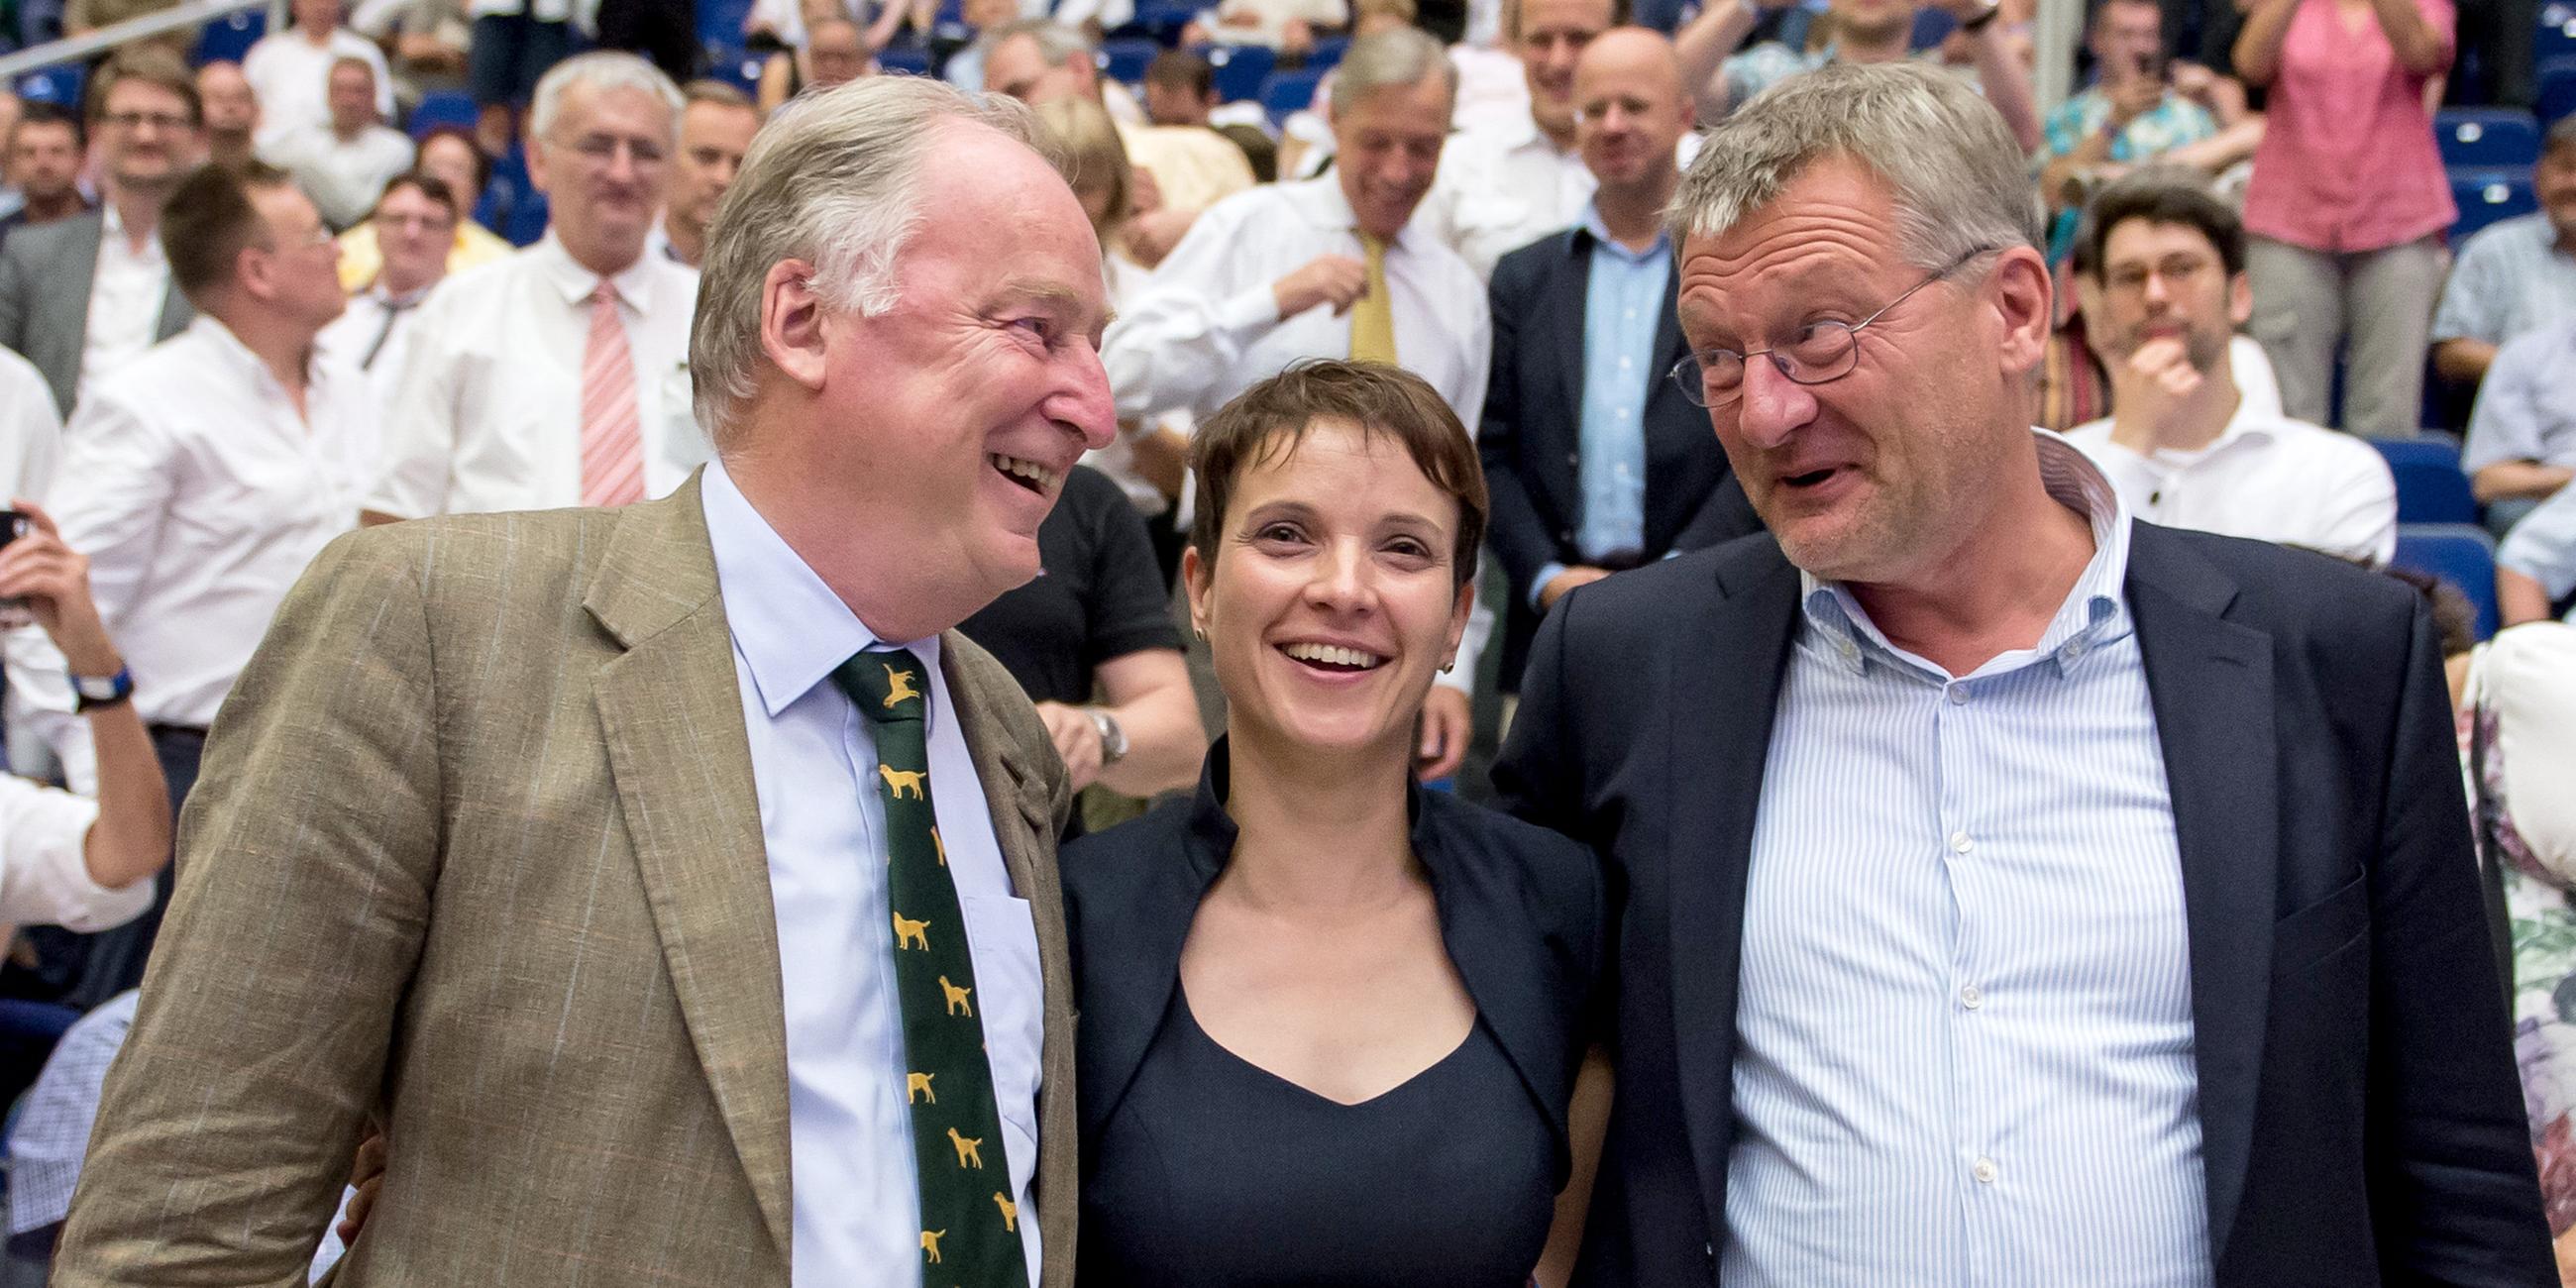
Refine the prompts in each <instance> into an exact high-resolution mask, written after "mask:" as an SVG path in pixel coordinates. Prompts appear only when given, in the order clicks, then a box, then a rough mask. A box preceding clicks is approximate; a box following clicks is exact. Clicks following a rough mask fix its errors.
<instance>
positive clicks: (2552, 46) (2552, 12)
mask: <svg viewBox="0 0 2576 1288" xmlns="http://www.w3.org/2000/svg"><path fill="white" fill-rule="evenodd" d="M2570 55H2576V5H2569V4H2553V5H2551V6H2549V7H2548V8H2546V9H2543V10H2541V11H2540V30H2539V31H2537V32H2534V33H2533V35H2532V42H2531V64H2532V66H2534V67H2538V66H2542V65H2544V64H2546V63H2548V62H2549V60H2551V59H2553V58H2563V57H2567V56H2570Z"/></svg>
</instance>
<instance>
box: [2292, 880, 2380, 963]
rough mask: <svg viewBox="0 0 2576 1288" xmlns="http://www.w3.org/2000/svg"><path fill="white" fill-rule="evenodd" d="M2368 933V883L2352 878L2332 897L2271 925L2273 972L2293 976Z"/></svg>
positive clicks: (2331, 895)
mask: <svg viewBox="0 0 2576 1288" xmlns="http://www.w3.org/2000/svg"><path fill="white" fill-rule="evenodd" d="M2369 930H2370V880H2369V877H2368V876H2367V875H2363V876H2357V877H2354V878H2353V879H2352V880H2350V881H2347V882H2345V883H2344V884H2343V886H2342V887H2341V888H2339V889H2337V890H2336V891H2335V892H2334V893H2333V894H2330V895H2327V896H2326V897H2324V898H2322V899H2319V900H2317V901H2316V902H2314V903H2311V904H2309V905H2307V906H2306V907H2303V908H2300V909H2299V910H2297V911H2295V912H2292V913H2291V914H2290V915H2288V916H2286V917H2283V918H2281V919H2280V920H2279V921H2276V922H2274V923H2272V970H2273V973H2275V974H2279V975H2296V974H2299V973H2301V972H2304V971H2307V970H2309V969H2312V968H2314V967H2315V966H2317V965H2318V964H2319V963H2321V962H2323V961H2325V960H2326V959H2327V958H2329V957H2332V956H2334V955H2335V954H2337V953H2340V952H2342V951H2343V950H2344V949H2346V948H2349V947H2351V946H2352V945H2353V944H2354V943H2355V942H2357V941H2359V940H2360V938H2361V937H2362V936H2363V935H2364V934H2366V933H2368V932H2369Z"/></svg>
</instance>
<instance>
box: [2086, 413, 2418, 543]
mask: <svg viewBox="0 0 2576 1288" xmlns="http://www.w3.org/2000/svg"><path fill="white" fill-rule="evenodd" d="M2066 437H2067V438H2068V440H2069V441H2071V442H2073V443H2074V444H2075V445H2076V446H2077V447H2080V448H2082V449H2084V454H2085V455H2087V456H2090V457H2092V458H2093V463H2094V464H2096V465H2098V466H2100V467H2101V468H2102V472H2103V473H2104V474H2105V475H2108V476H2109V477H2110V480H2111V485H2112V486H2113V487H2116V488H2118V489H2119V490H2120V499H2121V500H2122V501H2123V502H2126V503H2127V505H2128V507H2129V509H2130V510H2131V511H2132V512H2133V513H2135V514H2136V515H2137V516H2138V517H2139V518H2141V519H2144V520H2146V521H2147V522H2149V523H2161V524H2163V525H2165V526H2166V527H2169V528H2197V529H2199V530H2201V531H2203V532H2216V533H2222V534H2224V535H2226V536H2231V537H2251V538H2254V539H2255V540H2257V541H2277V542H2280V543H2282V544H2283V545H2291V546H2305V547H2307V548H2308V549H2311V550H2322V551H2324V552H2326V553H2327V554H2330V555H2341V556H2343V557H2344V558H2346V559H2360V560H2366V561H2368V562H2370V563H2372V564H2384V563H2387V562H2388V560H2389V557H2390V556H2392V555H2394V554H2396V553H2397V481H2396V479H2395V478H2394V477H2392V476H2391V475H2390V474H2389V472H2388V462H2387V460H2386V459H2384V458H2382V457H2381V456H2380V454H2379V453H2378V451H2377V450H2375V449H2373V448H2372V447H2371V446H2370V444H2368V443H2365V442H2363V441H2361V440H2360V439H2358V438H2354V437H2353V436H2352V435H2350V434H2338V433H2336V432H2334V431H2333V430H2330V429H2319V428H2318V427H2316V426H2314V425H2310V424H2306V423H2303V422H2300V421H2295V420H2291V419H2289V418H2288V417H2285V416H2282V415H2280V414H2278V413H2277V412H2276V413H2268V414H2267V413H2265V412H2262V411H2259V410H2255V409H2253V408H2250V407H2242V406H2240V407H2239V408H2238V409H2237V412H2236V415H2235V417H2234V418H2233V419H2231V420H2229V421H2228V422H2227V428H2226V429H2224V430H2221V431H2220V432H2219V435H2218V438H2217V439H2216V440H2215V441H2213V442H2211V443H2210V445H2209V446H2207V447H2204V448H2201V449H2200V450H2198V451H2191V452H2181V451H2174V450H2172V449H2170V448H2159V449H2158V450H2156V451H2155V452H2153V453H2151V454H2148V455H2143V456H2142V455H2140V454H2138V453H2137V452H2134V451H2131V450H2130V449H2128V448H2126V447H2123V446H2121V445H2119V444H2117V443H2114V442H2112V441H2111V422H2110V421H2109V420H2107V419H2104V420H2097V421H2092V422H2089V423H2087V424H2083V425H2078V426H2076V427H2075V428H2074V429H2072V430H2069V431H2067V435H2066Z"/></svg>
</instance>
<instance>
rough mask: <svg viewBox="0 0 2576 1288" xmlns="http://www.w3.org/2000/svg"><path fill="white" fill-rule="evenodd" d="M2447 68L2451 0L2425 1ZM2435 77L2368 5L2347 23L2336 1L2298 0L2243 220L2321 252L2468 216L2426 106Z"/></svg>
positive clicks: (2360, 247) (2380, 245)
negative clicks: (2417, 69)
mask: <svg viewBox="0 0 2576 1288" xmlns="http://www.w3.org/2000/svg"><path fill="white" fill-rule="evenodd" d="M2415 7H2416V10H2417V12H2419V13H2421V14H2423V15H2424V21H2425V22H2426V23H2427V24H2428V25H2430V26H2431V27H2432V28H2433V30H2434V31H2435V32H2436V33H2437V34H2439V35H2440V36H2441V38H2442V45H2443V53H2442V63H2443V66H2444V67H2445V68H2447V67H2449V65H2450V60H2451V54H2452V51H2453V50H2454V49H2455V48H2456V46H2455V44H2454V34H2453V26H2454V23H2455V21H2456V19H2455V15H2454V11H2453V9H2452V7H2451V0H2415ZM2429 79H2430V78H2429V77H2425V76H2416V75H2412V74H2410V73H2408V72H2407V70H2406V69H2405V68H2404V67H2402V66H2400V65H2399V64H2398V62H2397V51H2396V50H2395V49H2394V48H2393V47H2391V46H2390V45H2389V43H2388V36H2387V33H2385V32H2383V31H2381V30H2380V29H2379V21H2378V19H2377V18H2376V17H2375V16H2368V15H2365V20H2364V21H2363V22H2362V24H2361V26H2360V28H2359V29H2358V30H2357V31H2356V30H2350V29H2347V28H2346V27H2345V26H2344V24H2343V21H2342V19H2341V17H2340V16H2339V15H2338V14H2337V13H2336V3H2335V0H2300V4H2299V10H2298V12H2297V13H2296V14H2293V15H2292V16H2291V18H2290V30H2289V33H2288V35H2287V36H2286V37H2285V38H2284V39H2283V40H2282V42H2281V65H2280V72H2279V74H2278V75H2277V76H2276V77H2275V78H2274V79H2273V81H2272V94H2271V101H2270V103H2269V104H2268V106H2267V109H2266V112H2265V118H2264V119H2265V123H2264V126H2263V142H2262V145H2261V146H2260V147H2258V148H2256V149H2255V152H2254V179H2253V182H2252V183H2251V184H2250V185H2248V187H2247V188H2246V190H2245V231H2247V232H2249V233H2253V234H2254V235H2256V236H2258V237H2269V238H2271V239H2273V240H2274V241H2281V242H2288V243H2290V244H2291V245H2293V246H2304V247H2307V248H2308V249H2310V250H2321V251H2368V250H2383V249H2386V248H2387V247H2390V246H2399V245H2403V244H2405V243H2407V242H2411V241H2414V240H2416V239H2418V238H2420V237H2424V236H2426V235H2428V234H2431V233H2437V232H2440V231H2442V230H2444V229H2446V228H2449V227H2450V226H2451V224H2452V222H2453V221H2454V220H2456V219H2458V218H2459V208H2458V207H2456V206H2454V205H2452V204H2451V185H2450V181H2449V180H2448V179H2447V178H2445V177H2444V175H2443V173H2442V155H2441V152H2440V151H2439V150H2438V149H2437V148H2436V147H2435V145H2434V142H2433V118H2432V117H2431V115H2430V114H2428V113H2427V112H2426V111H2425V110H2424V85H2425V82H2426V81H2427V80H2429Z"/></svg>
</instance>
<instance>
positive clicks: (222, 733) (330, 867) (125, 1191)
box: [52, 528, 441, 1288]
mask: <svg viewBox="0 0 2576 1288" xmlns="http://www.w3.org/2000/svg"><path fill="white" fill-rule="evenodd" d="M415 540H416V538H414V537H413V536H412V534H410V533H409V532H407V531H406V530H405V529H399V528H397V529H385V530H379V531H376V532H370V533H359V534H354V535H352V536H348V537H343V538H341V539H340V540H338V541H336V542H334V543H333V544H332V545H330V546H329V547H328V548H326V549H325V550H324V551H323V552H322V554H321V555H320V556H319V557H318V558H317V559H316V560H315V561H314V564H313V567H312V568H311V569H310V570H309V571H307V572H306V574H305V576H304V578H303V580H302V581H300V582H299V583H298V584H297V585H296V587H295V589H294V591H293V592H292V593H290V594H289V595H288V597H287V599H286V602H285V604H284V606H283V607H282V608H280V610H279V612H278V615H277V619H276V622H275V624H274V625H273V626H272V627H271V628H270V630H269V634H268V637H267V639H266V640H265V641H264V642H263V643H262V644H261V645H260V648H259V651H258V653H257V654H256V655H255V656H254V657H253V658H252V659H251V662H250V665H249V666H248V667H247V668H245V669H244V670H243V672H242V676H241V679H240V681H239V682H238V683H237V684H236V685H235V686H234V688H233V691H232V695H231V698H230V700H229V701H227V702H226V703H225V705H224V711H223V716H222V718H221V719H220V720H218V721H217V723H216V725H215V729H214V733H213V736H212V738H211V739H210V740H209V742H208V743H207V746H206V757H205V766H204V773H203V775H202V776H201V777H200V778H199V779H198V781H197V786H196V790H195V792H194V793H193V795H192V798H191V800H190V802H189V805H188V808H187V811H186V813H185V815H184V817H183V818H182V820H181V827H180V835H179V860H178V888H177V893H176V896H175V897H174V898H173V900H172V901H171V905H170V910H169V914H168V917H167V919H166V920H165V921H164V922H163V924H162V927H161V934H160V941H159V943H158V945H157V946H156V947H155V949H154V951H153V954H152V964H151V968H150V970H149V972H148V973H147V974H146V976H145V978H144V985H143V1000H142V1006H141V1008H140V1010H139V1011H138V1013H137V1015H136V1017H135V1023H134V1029H133V1032H132V1034H131V1035H130V1036H129V1037H128V1038H127V1040H126V1044H125V1049H124V1051H123V1053H122V1054H120V1055H119V1056H118V1057H117V1061H116V1065H115V1067H114V1069H113V1070H112V1071H111V1072H110V1073H109V1075H108V1079H107V1087H106V1091H105V1095H104V1099H103V1100H102V1102H101V1104H100V1108H99V1120H98V1127H97V1129H96V1132H95V1134H94V1135H93V1136H92V1138H91V1142H90V1155H89V1160H88V1163H87V1166H86V1168H85V1169H84V1171H83V1173H82V1175H81V1178H80V1187H79V1190H78V1191H77V1193H76V1195H75V1196H74V1198H73V1202H72V1210H71V1216H70V1219H69V1222H68V1224H67V1226H66V1228H65V1230H64V1233H63V1239H62V1245H61V1249H60V1251H59V1253H58V1254H57V1256H56V1259H55V1262H54V1267H53V1280H52V1282H53V1283H55V1284H56V1285H59V1286H60V1288H106V1286H107V1285H136V1286H137V1288H139V1286H141V1285H146V1284H149V1285H155V1286H157V1288H192V1286H202V1288H216V1286H218V1285H221V1286H223V1288H244V1286H246V1285H273V1286H275V1288H290V1286H294V1288H300V1286H301V1285H302V1284H304V1282H305V1277H306V1272H307V1269H308V1267H309V1265H310V1261H311V1258H312V1255H313V1248H314V1245H315V1243H316V1242H317V1241H318V1240H319V1239H320V1238H321V1236H322V1232H323V1227H324V1225H325V1224H326V1223H327V1222H328V1221H329V1220H330V1218H331V1214H332V1211H333V1207H334V1204H335V1203H336V1201H337V1199H338V1197H339V1194H340V1188H341V1183H342V1181H343V1180H344V1179H345V1178H346V1177H347V1175H348V1171H349V1162H350V1156H351V1154H352V1152H353V1151H354V1150H355V1148H356V1146H357V1143H358V1138H359V1134H360V1130H361V1127H362V1124H363V1122H364V1120H365V1119H366V1117H367V1115H368V1113H369V1111H370V1110H372V1109H373V1108H375V1107H376V1105H377V1103H378V1100H379V1097H380V1094H381V1091H382V1082H383V1078H384V1072H385V1068H386V1062H387V1059H388V1047H389V1043H390V1041H391V1035H392V1029H393V1024H394V1018H395V1015H396V1013H397V1011H398V1010H399V1008H400V1006H401V1004H402V999H403V994H404V990H405V988H406V986H407V984H408V982H409V981H410V979H411V977H412V974H413V971H414V968H415V966H416V965H417V962H418V958H419V955H420V951H421V943H422V937H423V935H424V933H425V932H426V929H427V925H428V921H429V912H430V900H431V894H432V886H433V883H434V879H435V872H436V868H437V852H438V844H439V834H440V829H439V799H440V792H441V786H440V772H441V771H440V762H439V757H438V738H437V732H436V719H435V702H436V694H435V692H434V681H433V679H432V671H433V666H432V658H431V648H430V639H429V631H428V616H427V613H426V611H425V607H424V597H423V589H422V580H421V577H422V574H421V573H420V572H419V571H418V570H417V569H416V568H415V567H414V562H415V561H414V559H413V558H412V557H411V556H410V553H409V552H410V551H411V550H412V548H413V542H414V541H415Z"/></svg>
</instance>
